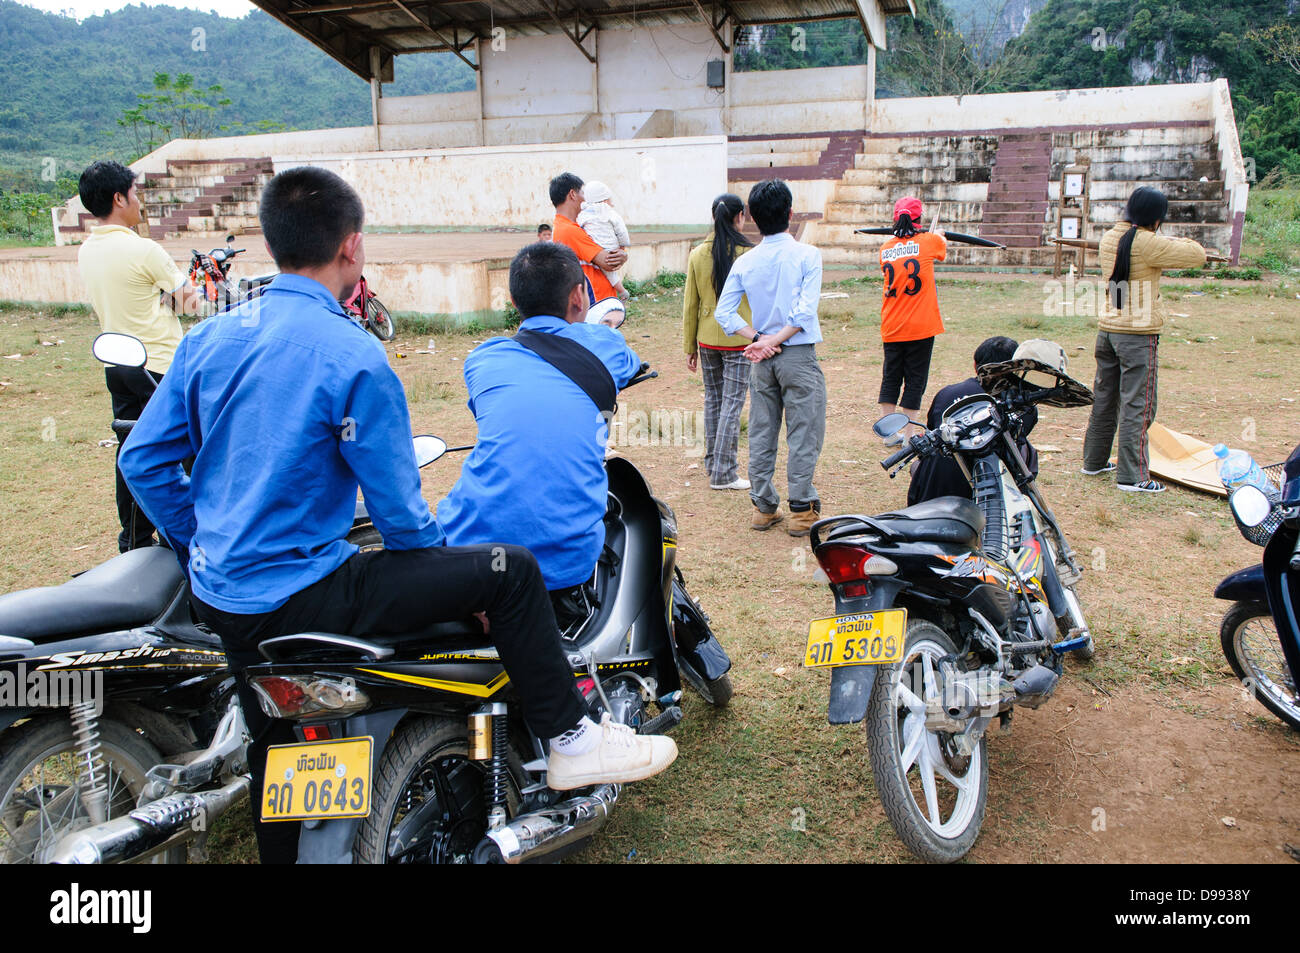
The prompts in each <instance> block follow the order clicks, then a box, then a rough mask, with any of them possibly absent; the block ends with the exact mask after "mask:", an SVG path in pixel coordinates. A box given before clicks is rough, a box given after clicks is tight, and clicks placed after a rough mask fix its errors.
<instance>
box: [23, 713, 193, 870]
mask: <svg viewBox="0 0 1300 953" xmlns="http://www.w3.org/2000/svg"><path fill="white" fill-rule="evenodd" d="M98 727H99V740H100V744H101V745H102V750H103V752H104V761H105V765H106V767H107V769H108V810H107V819H108V820H112V819H113V818H115V817H122V816H123V815H125V814H127V813H129V812H130V811H132V810H134V808H135V805H136V799H137V798H138V797H139V796H140V792H141V790H143V789H144V786H145V774H146V773H147V772H148V770H149V769H150V768H152V767H153V766H154V765H156V764H158V763H159V762H161V761H162V756H161V755H160V754H159V753H158V749H156V748H155V747H154V746H153V745H152V744H150V743H149V742H148V741H147V740H146V739H145V738H144V737H143V736H142V735H140V734H139V733H138V732H136V731H134V730H132V729H131V728H129V727H127V726H126V725H123V724H120V723H118V722H116V721H110V720H108V719H105V718H101V719H100V720H99V726H98ZM76 762H77V743H76V741H75V739H74V738H73V734H72V725H71V723H70V722H69V721H68V719H67V717H66V715H65V714H62V713H60V714H58V715H51V716H46V717H41V718H37V719H33V720H32V721H29V722H26V723H25V724H22V725H19V726H18V727H17V728H14V729H13V730H11V731H10V732H7V733H6V734H5V736H4V738H3V739H0V863H6V864H32V863H44V862H45V858H46V856H48V854H49V852H50V851H51V850H52V849H53V848H54V846H55V845H56V844H57V843H58V842H59V841H60V840H61V839H62V838H63V837H64V836H66V835H67V834H70V833H72V832H74V831H76V830H81V829H82V828H85V827H88V826H90V817H89V815H88V814H87V811H86V807H85V805H84V804H83V803H82V800H81V798H80V796H79V795H78V794H77V768H76ZM151 862H152V863H155V864H181V863H184V862H185V848H184V847H183V846H182V847H173V848H171V849H170V850H167V851H164V852H163V853H160V854H157V855H155V856H154V857H153V858H151Z"/></svg>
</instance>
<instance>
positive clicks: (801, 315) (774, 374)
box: [713, 179, 826, 536]
mask: <svg viewBox="0 0 1300 953" xmlns="http://www.w3.org/2000/svg"><path fill="white" fill-rule="evenodd" d="M792 206H793V198H792V196H791V194H790V188H789V186H787V185H786V184H785V183H784V182H782V181H781V180H780V179H768V180H767V181H764V182H760V183H758V184H757V185H756V186H754V188H753V189H752V190H751V191H750V193H749V217H750V218H751V219H752V220H753V222H754V224H755V225H757V226H758V230H759V231H760V232H762V233H763V240H762V241H761V242H759V243H758V245H756V246H755V247H754V248H753V249H751V250H750V251H749V252H748V253H746V254H744V255H741V256H740V257H739V258H737V259H736V261H735V264H733V265H732V266H731V272H730V273H729V274H728V275H727V283H726V284H725V285H724V286H723V288H722V294H721V295H719V296H718V306H717V309H716V310H715V311H714V313H713V316H714V318H715V319H716V320H717V322H718V324H720V325H722V330H724V331H725V332H727V334H739V335H740V336H741V337H746V338H750V339H751V341H752V343H751V344H750V345H749V347H747V348H745V356H746V357H748V358H749V359H750V360H751V361H753V362H754V368H753V373H752V374H751V375H750V383H749V388H750V389H749V394H750V410H749V480H750V483H751V484H752V486H751V488H750V491H749V495H750V499H752V500H753V501H754V508H755V513H754V520H753V522H752V523H751V524H750V525H751V527H752V528H753V529H757V530H766V529H771V528H772V527H773V526H775V525H776V524H777V523H779V522H781V520H782V519H783V518H784V517H783V516H782V515H781V513H779V512H778V511H777V507H778V506H779V505H780V502H781V497H780V496H779V495H778V494H777V492H776V488H775V487H774V486H773V485H772V474H773V473H774V472H775V470H776V448H777V437H778V436H779V434H780V428H781V416H782V414H784V416H785V434H786V442H787V443H788V444H789V448H790V456H789V460H788V461H787V464H786V480H787V491H786V492H787V494H788V496H789V507H790V522H789V524H788V525H787V527H786V530H787V532H789V534H790V535H791V536H807V535H808V532H809V530H810V529H811V528H812V525H813V523H815V522H816V521H817V519H818V517H819V515H820V512H821V499H820V498H819V497H818V494H817V488H816V487H814V486H813V482H812V480H813V473H814V471H815V470H816V468H817V458H818V457H820V456H821V452H822V441H823V439H824V437H825V435H826V378H825V376H824V375H823V374H822V369H821V367H819V366H818V364H817V348H816V344H817V342H818V341H820V340H821V339H822V332H821V325H820V323H819V322H818V320H817V305H818V302H819V301H820V300H821V291H822V255H821V252H820V251H818V250H817V249H816V248H814V247H812V246H811V245H805V244H803V243H802V242H799V241H796V240H795V238H794V236H793V235H791V234H790V231H789V229H790V210H791V207H792ZM742 298H747V299H748V300H749V307H750V311H751V313H752V314H753V318H752V320H753V322H754V323H753V325H752V326H750V325H747V324H746V323H745V319H744V318H742V317H741V316H740V314H739V313H738V311H737V309H738V308H739V306H740V302H741V299H742Z"/></svg>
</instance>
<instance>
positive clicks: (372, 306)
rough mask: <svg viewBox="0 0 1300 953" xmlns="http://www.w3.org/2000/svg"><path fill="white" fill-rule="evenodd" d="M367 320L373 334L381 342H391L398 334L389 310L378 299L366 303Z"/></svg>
mask: <svg viewBox="0 0 1300 953" xmlns="http://www.w3.org/2000/svg"><path fill="white" fill-rule="evenodd" d="M366 318H367V320H368V326H369V328H370V330H371V332H372V333H373V334H374V335H375V337H377V338H379V340H381V341H391V340H392V339H393V335H395V334H396V333H397V329H396V328H395V327H394V326H393V319H392V317H391V316H390V315H389V313H388V309H387V308H385V307H384V303H383V302H382V301H380V300H379V299H378V298H371V299H370V300H368V301H367V302H366Z"/></svg>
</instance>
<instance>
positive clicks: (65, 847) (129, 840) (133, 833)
mask: <svg viewBox="0 0 1300 953" xmlns="http://www.w3.org/2000/svg"><path fill="white" fill-rule="evenodd" d="M248 787H249V778H248V775H246V774H241V775H240V776H239V777H237V778H235V779H234V780H233V781H231V782H230V783H228V784H226V785H225V786H224V787H221V788H218V789H217V790H215V791H201V792H199V793H196V794H173V795H170V796H169V797H164V798H160V799H158V800H157V801H150V802H149V803H148V804H145V805H143V806H142V807H137V808H136V809H135V810H133V811H131V813H129V814H127V815H126V816H125V817H117V818H114V819H113V820H111V821H105V822H104V823H103V824H96V825H95V826H94V827H88V828H86V829H85V830H81V831H77V832H75V833H72V834H69V835H68V836H67V837H65V838H63V839H62V840H61V841H59V842H58V844H56V845H55V846H54V850H53V852H52V853H51V854H50V857H49V862H50V863H52V864H118V863H123V862H125V861H131V860H140V859H142V858H143V857H146V856H148V855H150V854H156V853H158V852H159V851H162V850H165V849H167V848H170V847H172V846H175V844H179V843H182V842H184V841H186V840H190V839H191V838H192V837H193V836H194V833H195V832H196V831H203V830H209V829H211V826H212V822H213V821H215V820H216V819H217V818H218V817H220V816H221V815H222V814H224V813H226V811H228V810H229V809H230V808H231V807H233V806H234V805H235V804H238V803H239V802H240V801H241V800H243V799H244V798H246V797H247V796H248ZM196 821H201V826H197V827H196V826H195V822H196Z"/></svg>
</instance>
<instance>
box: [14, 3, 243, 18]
mask: <svg viewBox="0 0 1300 953" xmlns="http://www.w3.org/2000/svg"><path fill="white" fill-rule="evenodd" d="M18 2H19V3H21V4H23V6H27V7H35V8H36V9H37V10H45V11H46V12H48V13H65V14H67V15H69V16H72V17H75V18H76V19H78V20H84V19H85V18H86V17H93V16H96V15H98V14H101V13H107V12H108V11H110V10H120V9H122V8H123V7H125V6H131V5H133V4H132V3H128V0H18ZM140 4H143V5H144V6H148V7H153V6H168V7H184V8H186V9H188V10H204V11H213V12H216V13H219V14H221V15H222V16H223V17H242V16H243V15H244V14H246V13H248V12H249V11H250V10H252V9H253V5H252V4H251V3H249V2H248V0H134V5H140Z"/></svg>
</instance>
